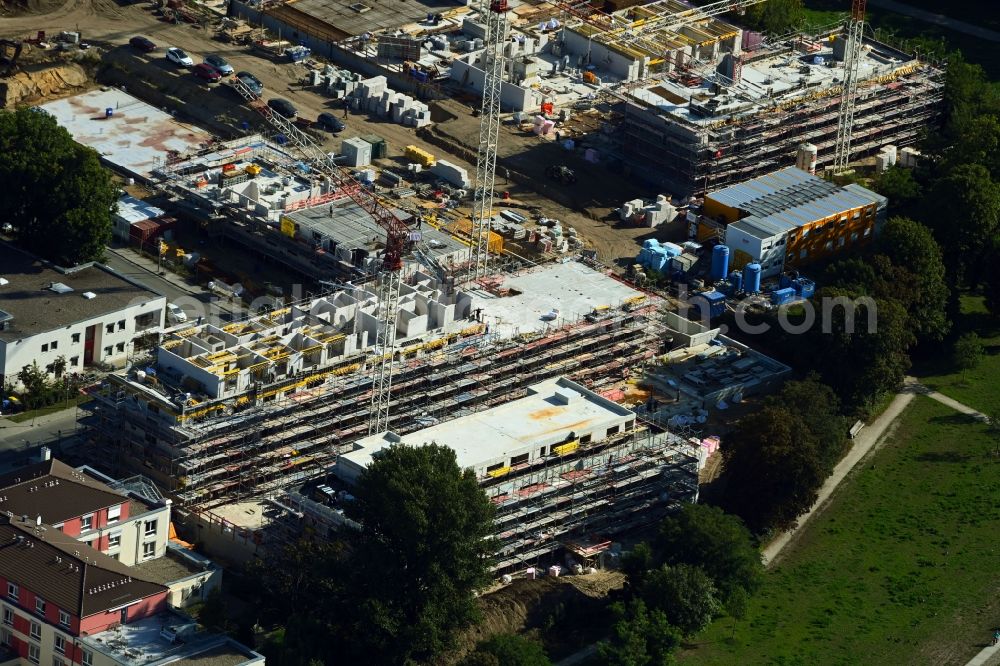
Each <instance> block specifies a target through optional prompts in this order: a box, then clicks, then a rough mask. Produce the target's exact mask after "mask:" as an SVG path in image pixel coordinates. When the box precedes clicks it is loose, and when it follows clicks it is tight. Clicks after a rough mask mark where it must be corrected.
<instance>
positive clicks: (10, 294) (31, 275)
mask: <svg viewBox="0 0 1000 666" xmlns="http://www.w3.org/2000/svg"><path fill="white" fill-rule="evenodd" d="M67 270H69V271H70V272H67V273H63V272H61V271H58V270H56V269H55V268H52V267H51V266H50V265H47V264H46V263H45V262H42V261H41V260H40V259H36V258H35V257H33V256H31V255H29V254H26V253H24V252H21V251H20V250H18V249H17V248H15V247H13V246H11V245H9V244H7V243H0V277H2V278H4V279H5V280H7V282H8V283H7V284H4V285H0V311H3V312H5V313H7V314H9V315H10V316H11V317H12V319H11V320H8V321H7V324H6V326H5V327H4V328H3V329H2V330H0V340H2V341H4V342H12V341H14V340H22V339H24V338H28V337H31V336H33V335H36V334H38V333H45V332H47V331H52V330H55V329H57V328H64V327H66V326H69V325H71V324H75V323H77V322H82V321H87V320H89V319H95V318H97V317H101V316H104V315H106V314H110V313H113V312H118V311H119V310H121V309H123V308H125V307H128V306H130V305H136V304H139V303H149V302H151V301H153V300H154V299H157V298H163V297H162V296H160V295H159V294H157V293H156V292H155V291H153V290H151V289H147V288H146V287H142V286H139V285H138V284H137V283H134V282H130V281H129V280H128V279H126V278H124V277H122V276H120V275H118V274H116V273H114V272H113V271H111V269H109V268H106V267H104V266H101V265H100V264H85V265H84V266H83V267H81V268H77V269H67ZM53 283H56V284H62V285H65V286H66V287H67V288H68V289H69V290H70V291H66V292H65V293H58V292H56V291H53V290H52V288H51V285H52V284H53ZM59 289H62V288H61V287H59ZM86 292H90V293H93V294H95V298H84V296H83V294H84V293H86Z"/></svg>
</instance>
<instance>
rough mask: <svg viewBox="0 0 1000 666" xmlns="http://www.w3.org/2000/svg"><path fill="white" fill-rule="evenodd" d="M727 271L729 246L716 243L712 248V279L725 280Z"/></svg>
mask: <svg viewBox="0 0 1000 666" xmlns="http://www.w3.org/2000/svg"><path fill="white" fill-rule="evenodd" d="M727 273H729V248H728V247H726V246H725V245H716V246H715V249H714V250H712V273H711V275H710V277H711V278H712V280H725V279H726V274H727Z"/></svg>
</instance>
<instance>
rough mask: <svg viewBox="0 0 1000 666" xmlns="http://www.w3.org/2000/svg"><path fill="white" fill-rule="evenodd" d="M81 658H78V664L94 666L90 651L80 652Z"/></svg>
mask: <svg viewBox="0 0 1000 666" xmlns="http://www.w3.org/2000/svg"><path fill="white" fill-rule="evenodd" d="M80 652H81V653H82V656H81V657H80V663H81V664H83V666H94V653H93V652H91V651H90V650H80Z"/></svg>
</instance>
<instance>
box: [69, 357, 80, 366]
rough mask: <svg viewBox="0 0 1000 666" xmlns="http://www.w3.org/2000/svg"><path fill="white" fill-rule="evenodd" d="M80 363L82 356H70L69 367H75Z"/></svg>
mask: <svg viewBox="0 0 1000 666" xmlns="http://www.w3.org/2000/svg"><path fill="white" fill-rule="evenodd" d="M78 365H80V357H79V356H70V357H69V367H71V368H75V367H76V366H78Z"/></svg>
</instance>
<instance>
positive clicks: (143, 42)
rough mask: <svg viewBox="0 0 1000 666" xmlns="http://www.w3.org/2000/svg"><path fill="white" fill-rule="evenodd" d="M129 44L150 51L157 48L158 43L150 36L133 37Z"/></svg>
mask: <svg viewBox="0 0 1000 666" xmlns="http://www.w3.org/2000/svg"><path fill="white" fill-rule="evenodd" d="M128 45H129V46H131V47H132V48H134V49H139V50H140V51H142V52H143V53H149V52H150V51H155V50H156V44H154V43H153V42H152V41H150V39H149V38H148V37H133V38H132V39H130V40H128Z"/></svg>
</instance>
